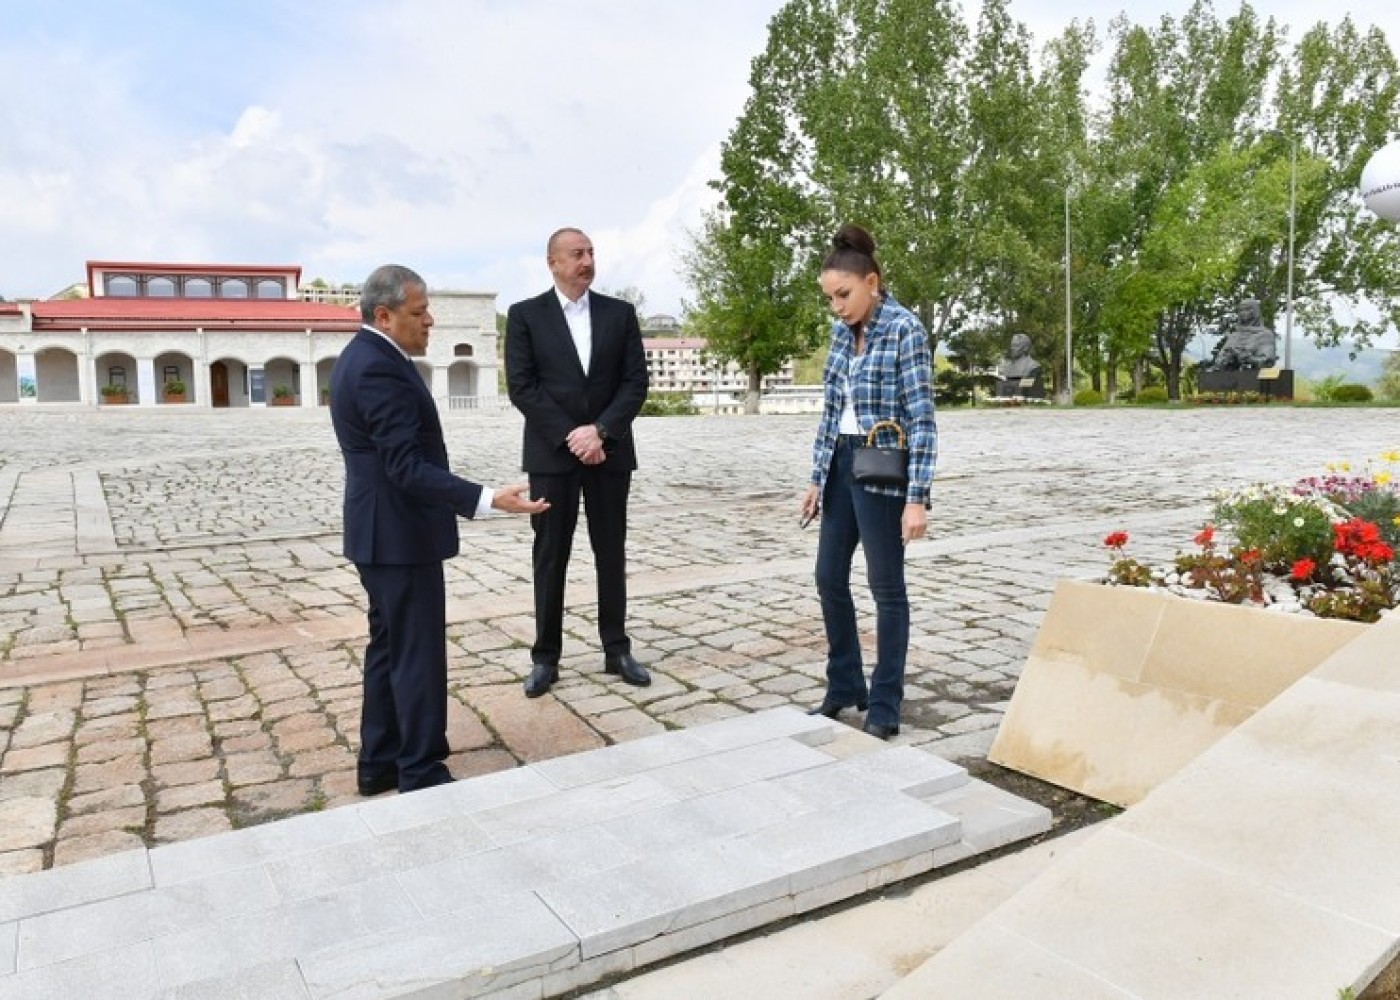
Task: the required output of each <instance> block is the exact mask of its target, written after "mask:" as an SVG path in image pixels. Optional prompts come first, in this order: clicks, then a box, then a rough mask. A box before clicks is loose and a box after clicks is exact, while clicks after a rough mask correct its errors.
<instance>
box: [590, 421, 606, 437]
mask: <svg viewBox="0 0 1400 1000" xmlns="http://www.w3.org/2000/svg"><path fill="white" fill-rule="evenodd" d="M593 429H594V430H595V431H597V432H598V440H599V441H606V440H607V439H608V429H607V428H606V427H604V426H603V424H602V422H601V421H600V422H598V423H596V424H594V425H593Z"/></svg>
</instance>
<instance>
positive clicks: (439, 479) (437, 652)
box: [330, 264, 549, 795]
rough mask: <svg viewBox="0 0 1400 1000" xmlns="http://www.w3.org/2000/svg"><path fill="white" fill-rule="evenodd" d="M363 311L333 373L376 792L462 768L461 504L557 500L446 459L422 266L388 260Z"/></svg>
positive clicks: (366, 766)
mask: <svg viewBox="0 0 1400 1000" xmlns="http://www.w3.org/2000/svg"><path fill="white" fill-rule="evenodd" d="M360 317H361V321H362V325H361V327H360V329H359V332H358V333H356V334H355V337H354V339H352V340H351V341H350V343H349V344H348V345H347V346H346V348H345V350H344V351H343V352H342V353H341V355H340V357H339V359H337V361H336V364H335V369H334V371H332V373H331V386H330V389H331V423H332V424H333V426H334V427H335V436H336V440H337V441H338V442H339V444H340V450H341V454H342V455H343V457H344V459H345V509H344V522H345V523H344V543H345V556H346V558H347V559H349V560H350V561H351V562H353V563H354V564H355V568H356V569H357V570H358V571H359V574H360V581H361V582H362V583H363V584H364V588H365V594H366V595H367V596H368V598H369V645H368V646H367V647H366V649H365V660H364V704H363V706H362V707H361V719H360V752H359V758H358V762H357V767H356V772H357V773H356V776H357V778H358V788H359V792H360V794H361V795H378V794H379V793H380V792H387V791H389V790H391V789H394V788H397V789H398V790H399V791H400V792H408V791H413V790H414V789H418V788H428V787H431V786H433V785H441V784H444V783H446V782H449V781H451V780H452V776H451V774H450V773H449V772H448V770H447V765H446V764H445V763H444V761H445V759H446V757H447V753H448V746H447V623H446V614H447V598H446V588H445V586H444V583H443V571H442V563H443V560H444V559H449V558H451V557H452V556H455V555H456V554H457V551H458V538H457V518H458V517H476V516H477V515H478V514H485V513H488V512H490V511H491V510H492V509H495V510H501V511H506V512H508V513H513V514H536V515H538V514H541V513H543V512H544V511H545V510H547V509H548V506H549V505H548V504H547V503H545V502H544V501H541V500H531V499H530V498H529V494H528V492H527V490H528V486H526V485H517V486H511V487H505V488H503V489H497V490H491V489H488V488H486V487H483V486H480V485H478V484H476V483H473V482H469V481H468V480H465V479H462V478H461V477H459V476H456V475H453V474H452V473H451V472H450V471H448V465H447V447H446V445H445V443H444V441H443V436H442V424H441V422H440V421H439V419H438V412H437V405H436V404H435V403H434V402H433V397H432V394H431V393H429V392H428V387H427V386H426V385H424V384H423V378H422V376H421V375H419V374H418V370H417V368H415V367H414V364H413V361H412V360H411V357H412V356H413V355H421V354H423V352H424V351H426V350H427V347H428V332H429V330H430V329H431V328H432V325H433V316H432V313H431V312H430V311H429V309H428V293H427V286H426V285H425V284H424V283H423V279H422V278H420V277H419V276H418V275H417V274H415V273H414V272H413V271H411V270H409V269H408V268H406V267H400V266H398V265H394V264H389V265H385V266H384V267H380V268H377V269H376V270H375V271H374V273H373V274H371V275H370V276H369V278H368V280H366V281H365V285H364V290H363V291H362V292H361V293H360Z"/></svg>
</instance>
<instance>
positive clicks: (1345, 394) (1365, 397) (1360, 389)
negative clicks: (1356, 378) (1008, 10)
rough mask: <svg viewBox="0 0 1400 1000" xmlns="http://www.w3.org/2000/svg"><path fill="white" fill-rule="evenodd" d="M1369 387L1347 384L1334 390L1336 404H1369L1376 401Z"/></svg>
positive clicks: (1333, 395) (1333, 396)
mask: <svg viewBox="0 0 1400 1000" xmlns="http://www.w3.org/2000/svg"><path fill="white" fill-rule="evenodd" d="M1374 398H1375V397H1374V395H1372V393H1371V389H1370V387H1369V386H1364V385H1356V384H1355V383H1351V382H1346V383H1343V384H1342V385H1339V386H1337V387H1336V388H1335V389H1333V390H1332V402H1334V403H1369V402H1370V401H1371V400H1372V399H1374Z"/></svg>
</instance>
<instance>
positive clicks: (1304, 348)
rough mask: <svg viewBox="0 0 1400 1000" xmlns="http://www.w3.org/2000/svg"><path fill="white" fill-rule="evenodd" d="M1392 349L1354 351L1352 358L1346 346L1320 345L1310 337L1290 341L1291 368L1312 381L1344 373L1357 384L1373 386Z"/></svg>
mask: <svg viewBox="0 0 1400 1000" xmlns="http://www.w3.org/2000/svg"><path fill="white" fill-rule="evenodd" d="M1394 353H1395V352H1394V351H1388V350H1383V349H1380V348H1374V347H1373V348H1369V349H1367V350H1364V351H1361V352H1360V353H1358V354H1357V355H1356V358H1355V360H1353V359H1352V358H1350V357H1348V356H1347V355H1348V349H1347V348H1346V347H1342V346H1338V347H1323V348H1318V347H1315V346H1313V344H1312V343H1311V342H1310V341H1304V342H1301V343H1300V342H1299V341H1297V340H1295V341H1294V342H1293V370H1294V371H1296V372H1297V373H1298V377H1299V378H1305V379H1307V380H1308V381H1310V382H1316V381H1318V380H1319V379H1324V378H1327V377H1329V376H1332V375H1344V376H1346V380H1347V381H1348V382H1355V383H1359V384H1361V385H1369V386H1372V387H1374V386H1375V384H1376V383H1377V382H1378V381H1379V380H1380V377H1381V373H1382V372H1383V371H1384V370H1385V363H1386V360H1387V359H1388V358H1389V357H1390V356H1391V355H1392V354H1394Z"/></svg>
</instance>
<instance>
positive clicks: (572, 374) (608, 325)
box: [505, 288, 648, 473]
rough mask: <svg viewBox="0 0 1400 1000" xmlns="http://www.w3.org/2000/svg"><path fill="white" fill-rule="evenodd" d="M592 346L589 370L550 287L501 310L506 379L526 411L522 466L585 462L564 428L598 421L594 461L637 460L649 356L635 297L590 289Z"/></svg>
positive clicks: (624, 463)
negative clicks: (601, 455) (603, 431)
mask: <svg viewBox="0 0 1400 1000" xmlns="http://www.w3.org/2000/svg"><path fill="white" fill-rule="evenodd" d="M588 314H589V320H590V322H591V324H592V328H593V350H592V356H591V358H590V360H589V365H588V371H586V372H585V371H584V370H583V365H581V364H580V363H579V357H578V349H577V348H576V347H574V340H573V337H572V336H571V335H570V334H569V323H568V321H567V320H566V319H564V310H563V308H562V307H561V306H560V305H559V295H558V294H557V293H556V292H555V290H554V289H553V288H551V289H550V290H549V291H547V292H545V293H544V294H543V295H537V296H535V297H534V298H533V299H526V300H525V301H523V302H517V303H516V304H515V305H513V306H511V307H510V310H509V312H507V313H506V350H505V355H506V386H507V390H508V392H509V393H510V401H511V402H512V403H514V404H515V407H516V409H518V410H519V411H520V412H521V413H523V414H524V415H525V436H524V444H523V448H522V456H521V468H523V469H524V470H525V471H526V472H540V473H566V472H574V471H577V470H578V469H581V468H583V465H582V463H581V462H579V460H578V459H577V458H575V457H574V455H573V453H572V452H570V451H569V448H568V445H567V444H566V443H565V441H566V439H567V438H568V436H569V432H570V431H572V430H573V429H574V428H576V427H581V426H583V425H584V424H592V423H601V424H602V425H603V426H604V427H606V428H607V431H608V440H607V441H606V442H604V445H603V450H604V452H605V453H606V454H607V458H606V460H605V461H604V462H603V464H602V465H601V466H599V468H601V469H604V470H608V471H619V472H623V471H625V472H631V471H632V470H633V469H635V468H636V467H637V449H636V447H635V445H634V444H633V441H632V421H634V420H636V419H637V414H638V413H639V412H641V409H642V404H643V403H644V402H646V398H647V384H648V380H647V358H646V351H645V350H644V349H643V347H642V331H641V326H640V324H639V323H638V322H637V310H636V309H635V308H633V306H632V303H630V302H627V301H625V300H623V299H616V298H613V297H611V296H608V295H599V294H598V293H597V292H593V291H590V292H589V293H588Z"/></svg>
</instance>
